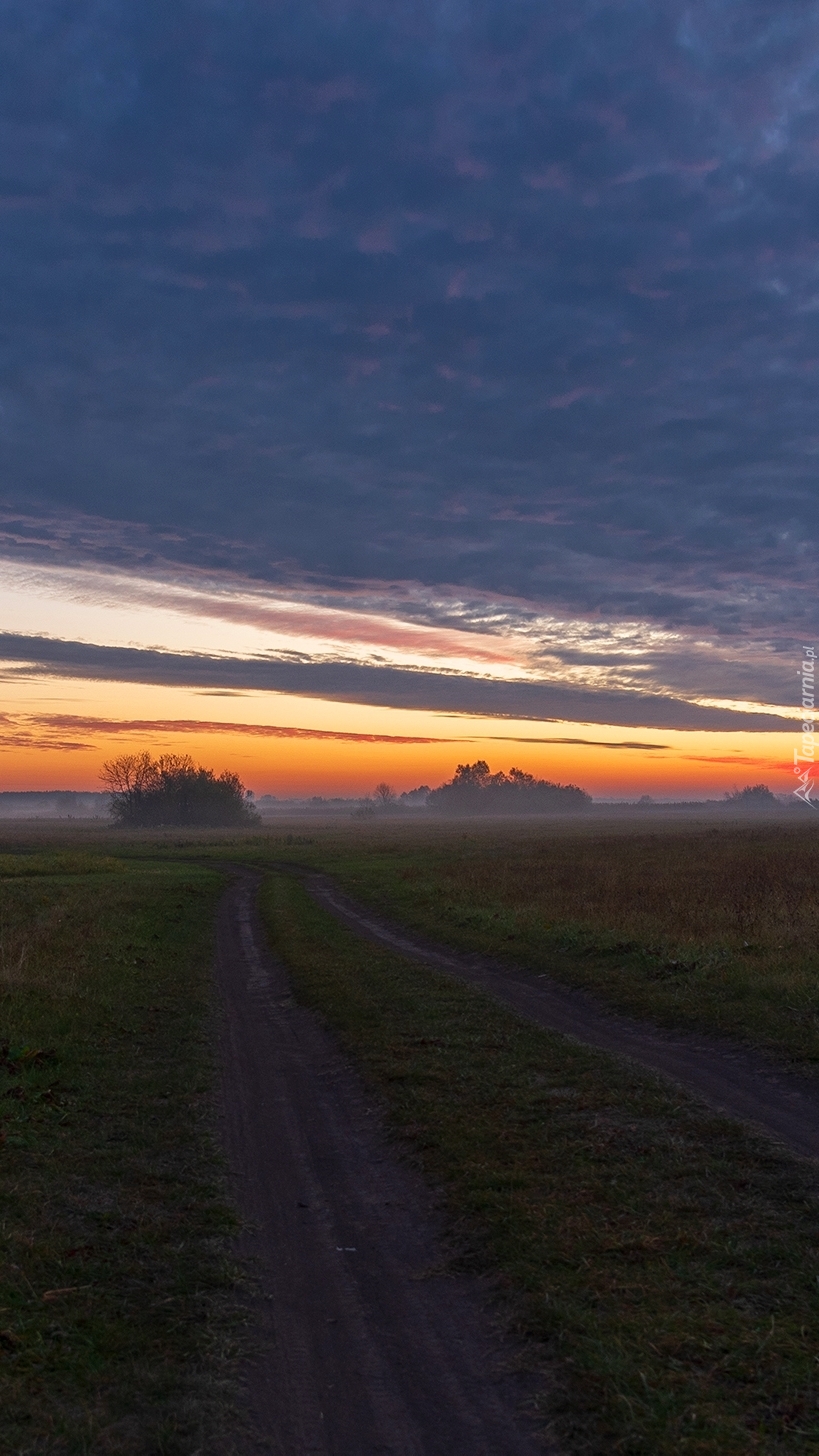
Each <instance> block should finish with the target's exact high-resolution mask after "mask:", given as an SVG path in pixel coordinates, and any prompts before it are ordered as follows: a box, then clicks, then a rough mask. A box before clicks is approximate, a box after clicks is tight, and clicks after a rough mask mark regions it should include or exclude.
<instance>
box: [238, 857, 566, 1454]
mask: <svg viewBox="0 0 819 1456" xmlns="http://www.w3.org/2000/svg"><path fill="white" fill-rule="evenodd" d="M260 879H261V876H259V875H256V874H254V873H253V872H250V871H238V872H237V874H236V877H235V879H234V880H233V883H232V884H231V886H230V888H229V889H228V890H227V891H226V893H225V895H224V897H223V900H222V902H221V908H220V913H219V921H218V970H219V980H220V986H221V991H222V998H223V1006H224V1017H223V1047H222V1051H223V1057H222V1062H223V1068H224V1072H223V1079H224V1083H223V1092H224V1108H225V1139H226V1146H227V1153H228V1158H229V1162H230V1167H231V1171H232V1175H233V1180H234V1187H235V1195H236V1200H237V1203H238V1205H239V1209H240V1211H241V1215H242V1217H243V1220H244V1222H245V1229H244V1232H243V1234H242V1237H241V1246H242V1247H241V1252H242V1254H243V1255H244V1256H245V1257H247V1258H248V1259H249V1260H250V1261H251V1263H252V1265H253V1266H254V1267H255V1270H256V1274H257V1277H258V1282H259V1289H260V1293H259V1295H258V1297H257V1298H256V1299H255V1300H254V1302H253V1319H254V1341H255V1343H256V1346H257V1354H256V1356H255V1357H254V1359H253V1360H252V1361H251V1362H250V1364H249V1366H248V1368H247V1370H246V1373H245V1389H246V1399H247V1407H248V1417H249V1420H250V1423H251V1425H252V1427H253V1429H254V1431H255V1432H256V1437H255V1438H254V1439H255V1445H254V1444H253V1442H252V1441H251V1444H250V1449H255V1450H259V1451H270V1452H275V1453H276V1456H307V1453H310V1456H370V1453H373V1456H375V1453H393V1456H535V1453H538V1452H539V1453H541V1456H543V1453H544V1452H546V1451H551V1452H554V1451H555V1448H554V1447H553V1446H551V1445H549V1444H548V1443H546V1442H545V1441H544V1440H543V1439H540V1438H536V1437H535V1435H534V1425H533V1422H532V1419H530V1418H529V1417H528V1416H527V1415H525V1414H523V1413H522V1412H523V1407H524V1406H525V1404H526V1403H527V1402H529V1403H531V1398H532V1396H533V1392H534V1389H535V1388H536V1386H535V1383H534V1380H533V1377H531V1376H526V1375H523V1374H520V1373H515V1371H514V1369H513V1366H514V1357H515V1351H514V1350H513V1349H512V1348H511V1347H507V1346H506V1345H504V1343H503V1340H502V1338H501V1336H500V1334H499V1333H498V1332H497V1331H496V1330H495V1329H494V1328H493V1325H492V1321H491V1318H490V1316H489V1314H488V1312H487V1309H486V1305H487V1294H488V1291H487V1290H486V1289H485V1288H484V1287H483V1286H482V1285H481V1284H480V1282H479V1281H478V1280H472V1279H469V1278H465V1277H461V1276H457V1277H454V1276H449V1277H448V1276H447V1272H446V1261H447V1251H446V1248H445V1247H444V1246H443V1243H442V1240H441V1234H440V1229H439V1224H438V1219H437V1216H436V1213H435V1209H434V1206H433V1199H432V1196H431V1194H430V1193H429V1191H428V1190H427V1189H426V1188H425V1187H424V1185H423V1183H422V1182H421V1181H420V1179H418V1178H417V1177H416V1175H415V1174H414V1173H413V1171H412V1170H411V1169H410V1168H408V1167H406V1166H404V1165H402V1163H401V1162H400V1160H399V1158H398V1156H397V1155H396V1153H395V1150H394V1149H393V1148H391V1147H390V1145H389V1143H388V1141H387V1139H386V1138H385V1136H384V1135H383V1133H382V1132H381V1130H380V1128H379V1125H378V1117H377V1115H376V1114H375V1113H374V1111H373V1109H372V1108H371V1107H370V1106H369V1105H368V1103H367V1099H366V1096H365V1093H364V1091H363V1089H362V1086H361V1084H360V1082H359V1081H358V1079H357V1077H356V1076H355V1075H354V1073H353V1072H352V1070H351V1068H350V1067H349V1065H348V1064H347V1062H346V1061H345V1059H344V1058H343V1057H342V1056H341V1055H340V1054H339V1052H338V1051H337V1050H336V1048H335V1047H334V1045H333V1043H332V1041H331V1040H330V1038H329V1037H328V1036H327V1035H326V1034H325V1033H324V1032H323V1030H322V1029H321V1027H320V1025H319V1023H318V1021H317V1019H316V1018H315V1017H313V1016H312V1015H311V1014H310V1013H309V1012H308V1011H306V1010H305V1009H304V1008H301V1007H298V1006H296V1005H295V1004H294V1003H293V1001H292V999H291V997H290V994H289V987H288V983H287V977H286V973H285V971H284V969H283V967H282V966H281V965H279V964H277V963H276V962H275V961H274V960H273V959H272V958H271V956H270V955H269V953H268V952H267V950H266V949H265V938H264V934H263V931H262V928H261V925H260V923H259V920H258V917H257V914H256V910H255V892H256V889H257V887H258V884H259V881H260ZM541 1389H542V1383H541Z"/></svg>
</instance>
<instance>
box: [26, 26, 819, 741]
mask: <svg viewBox="0 0 819 1456" xmlns="http://www.w3.org/2000/svg"><path fill="white" fill-rule="evenodd" d="M818 75H819V5H817V4H815V3H806V0H798V3H797V0H770V3H767V0H753V3H749V4H744V5H736V4H734V3H729V0H691V3H682V0H674V3H672V0H656V3H654V4H652V5H650V6H646V5H645V4H643V3H642V0H622V3H616V4H615V3H613V0H605V3H603V0H578V3H577V4H575V5H573V6H567V7H558V6H549V5H545V6H544V5H543V4H542V0H485V3H481V4H478V3H477V0H417V3H413V4H407V5H402V4H401V5H388V4H385V3H383V0H381V3H376V0H349V3H345V4H339V3H337V0H243V3H242V4H235V3H224V0H177V3H175V4H174V5H172V6H167V5H161V4H159V3H158V0H140V3H139V4H137V3H135V0H78V3H77V4H76V5H74V6H72V7H70V8H69V9H68V10H66V7H65V6H64V5H63V4H62V3H59V0H42V3H39V4H37V5H34V6H33V5H31V4H30V0H27V3H24V0H9V3H7V4H6V5H5V6H4V7H3V10H2V14H1V15H0V81H1V82H2V85H0V96H2V101H0V157H2V177H1V178H0V234H2V239H3V250H4V257H5V258H6V260H7V262H6V280H7V281H6V292H5V304H6V320H5V324H6V329H5V335H4V345H3V362H2V373H0V450H1V451H2V459H3V473H2V480H3V493H4V495H5V498H6V503H7V512H6V549H7V550H8V551H9V552H14V553H17V554H18V555H23V556H25V557H26V558H27V559H37V558H40V559H44V558H46V557H48V556H50V555H51V556H53V555H54V554H55V553H56V554H58V555H59V556H60V558H61V559H71V560H75V561H80V562H82V561H88V560H95V561H97V562H102V563H108V564H116V563H120V564H121V565H122V566H123V569H125V570H132V569H135V568H136V566H139V567H140V569H142V568H146V567H153V568H156V569H157V570H161V571H164V572H166V574H168V573H172V572H173V571H174V570H175V569H177V568H178V567H185V568H196V569H201V570H208V571H211V572H219V571H221V572H230V573H233V575H234V577H244V578H247V579H248V580H252V581H253V582H255V583H256V584H257V585H259V586H261V585H263V584H264V583H270V584H271V585H276V586H277V587H282V586H289V587H293V586H294V585H296V586H300V587H301V588H302V589H304V590H305V591H309V592H310V593H312V600H313V601H314V602H319V603H320V602H321V601H322V600H324V601H326V602H329V603H330V604H331V605H332V604H333V602H335V603H336V604H337V605H339V604H342V602H343V605H344V606H345V609H348V610H352V611H371V610H373V609H374V608H373V604H374V603H375V609H376V610H378V611H379V612H381V613H382V614H383V613H386V614H388V615H389V613H390V612H392V614H393V615H394V616H395V617H396V618H400V619H401V620H402V621H404V622H407V623H412V622H419V621H427V622H435V623H436V624H438V625H440V626H443V625H444V620H443V619H444V618H445V617H446V614H447V608H446V601H447V600H448V601H449V602H450V604H452V603H455V604H456V605H457V604H458V603H460V604H461V607H462V604H463V603H471V604H472V605H471V607H470V611H465V610H462V609H461V608H458V611H455V615H456V616H458V612H460V615H459V616H458V621H457V624H456V625H457V626H458V628H459V629H460V630H463V631H472V632H473V633H475V632H478V631H479V630H483V628H482V626H481V624H480V623H479V621H478V620H477V616H478V615H479V613H478V614H477V615H476V612H475V611H473V608H475V604H478V605H479V606H480V605H481V604H483V606H482V608H481V609H482V610H485V611H487V612H488V611H490V609H494V607H495V606H496V604H497V602H498V601H503V602H506V603H509V602H514V603H516V604H517V605H516V607H515V611H516V612H517V614H518V616H517V625H516V626H515V630H516V631H517V630H520V631H523V627H524V626H525V620H526V615H527V612H531V613H534V614H535V615H539V616H542V614H543V613H544V612H551V613H553V614H556V616H557V618H558V619H560V620H562V618H563V617H570V618H572V619H581V618H584V619H585V620H587V621H590V622H603V623H618V622H623V621H631V620H634V621H639V622H640V623H643V624H647V627H650V626H652V625H653V626H655V627H658V628H660V629H662V630H663V631H673V632H677V631H682V632H684V633H685V634H686V637H685V641H684V643H683V644H682V646H681V647H679V648H677V649H675V650H674V651H673V652H672V651H669V653H668V654H667V655H666V657H665V658H664V660H663V673H664V677H663V678H662V681H661V682H659V684H657V683H654V684H653V685H652V687H651V690H650V691H648V692H645V693H643V694H642V695H641V703H642V706H641V712H640V716H638V717H635V716H634V703H635V698H634V697H633V696H631V697H629V694H628V693H627V692H625V691H622V690H621V689H620V688H618V686H617V684H614V685H613V686H612V685H609V687H608V689H607V690H606V691H605V692H604V691H603V690H602V689H601V691H600V692H598V693H595V692H589V691H583V690H582V689H581V688H580V687H579V686H578V685H577V683H576V682H575V681H573V680H572V676H571V672H570V671H569V669H570V667H571V662H570V661H569V660H568V659H569V657H570V653H568V652H567V653H564V654H563V656H562V657H561V658H560V664H561V666H560V671H563V670H564V669H565V670H566V674H567V681H566V682H565V683H564V684H563V685H562V686H561V684H560V683H559V682H556V681H547V682H545V683H544V685H542V686H539V685H537V684H531V683H520V684H497V685H489V684H486V683H483V682H481V683H476V682H473V681H471V680H470V679H468V678H467V679H465V680H464V681H463V683H461V684H460V685H457V686H456V685H453V683H452V682H450V681H449V680H444V678H440V679H439V678H436V676H435V674H434V673H431V672H430V673H427V674H426V675H425V674H424V673H423V672H418V671H413V672H401V671H398V670H397V669H395V668H393V667H390V666H384V667H383V668H379V667H377V666H374V665H372V664H368V665H366V666H359V667H357V666H356V665H355V664H354V663H344V664H332V663H315V664H310V663H302V664H299V663H290V664H287V663H278V664H277V665H275V666H273V665H266V664H264V663H251V664H248V663H243V664H239V665H237V666H236V668H235V669H231V668H229V666H228V665H223V666H222V667H220V668H219V672H220V673H221V674H222V677H220V678H219V681H223V680H227V678H228V677H229V676H230V673H231V671H233V672H234V673H235V675H236V676H235V681H241V682H242V683H246V682H247V681H248V680H249V679H255V678H256V677H257V675H258V678H261V677H262V676H264V675H265V674H267V679H268V681H269V682H270V685H273V684H274V683H280V682H284V681H287V683H288V690H290V685H291V684H292V683H294V682H296V681H297V680H298V682H299V683H301V684H303V686H301V687H299V688H298V690H299V691H305V692H319V691H320V692H330V693H337V694H338V695H339V696H342V697H343V696H345V695H346V696H347V697H350V695H352V700H358V698H357V697H356V695H357V694H360V693H362V694H369V693H372V694H375V697H373V698H369V697H368V698H367V699H366V700H367V701H376V702H381V701H387V700H389V701H396V702H405V701H407V700H412V701H413V702H417V701H423V703H424V705H425V706H430V705H432V706H434V705H436V704H438V703H440V704H442V705H445V706H446V707H447V708H448V709H456V710H458V711H482V712H483V711H487V707H486V705H487V703H489V702H490V701H491V702H492V703H494V704H495V708H493V709H492V710H493V711H498V712H515V713H519V712H523V711H525V712H526V713H527V714H531V715H532V716H541V715H543V716H548V717H552V716H561V717H571V718H578V717H581V718H587V717H594V716H596V717H598V718H599V717H600V714H601V713H602V714H603V720H604V721H607V722H611V723H623V724H631V723H644V724H650V725H656V726H662V725H665V724H669V723H671V722H672V719H673V722H674V725H675V726H682V719H684V720H685V722H690V723H691V724H692V725H693V724H695V723H696V725H697V726H705V724H706V723H713V724H714V726H717V725H718V723H719V724H720V725H724V723H725V722H726V721H727V720H726V719H725V717H724V710H722V709H709V708H706V707H703V706H702V705H700V706H697V705H696V704H693V703H689V704H688V705H685V706H683V707H681V706H680V705H679V703H675V705H674V707H673V712H672V710H671V709H670V707H669V704H668V701H666V700H664V696H663V692H664V691H665V690H667V692H668V693H671V694H672V696H673V695H675V694H676V693H677V692H678V691H680V692H681V691H683V690H684V691H685V693H686V694H687V695H688V696H691V694H692V693H693V692H694V681H693V680H694V678H698V679H700V690H699V691H700V696H702V697H708V698H713V699H715V700H716V699H719V698H734V699H743V700H744V699H753V698H754V696H755V694H754V685H755V684H758V678H757V677H756V676H755V672H754V671H752V669H751V668H750V667H749V668H748V670H747V671H746V672H745V676H744V682H743V681H740V678H742V676H743V674H742V672H737V673H735V674H734V676H735V678H736V681H733V683H732V685H731V686H730V688H728V689H722V688H720V686H719V683H718V682H717V681H716V679H717V677H718V676H719V671H718V669H719V670H721V664H722V663H723V656H724V655H723V654H722V653H721V652H720V651H719V650H718V649H717V647H713V644H714V643H717V644H719V643H722V644H723V645H725V644H730V643H732V642H737V643H746V644H751V645H752V644H754V643H761V644H764V646H765V650H766V651H769V650H773V651H774V652H786V651H789V650H790V649H791V648H792V647H793V645H794V644H795V643H798V642H799V641H800V640H801V639H802V638H804V639H805V640H811V635H810V634H811V633H814V632H815V630H816V619H817V597H816V592H815V585H816V580H815V542H816V525H817V491H816V484H815V481H816V463H817V456H819V430H817V423H816V418H817V417H816V395H817V384H819V335H818V334H817V324H818V323H819V241H817V231H816V226H815V223H816V218H817V215H818V214H819V179H818V178H817V167H818V166H819V90H817V84H816V83H817V76H818ZM83 523H85V524H83ZM396 583H397V584H400V586H398V587H397V586H396V585H395V584H396ZM425 592H426V593H427V595H426V596H425ZM430 593H431V594H432V595H431V596H430ZM447 593H449V597H447V595H446V594H447ZM433 598H434V600H433ZM452 610H455V609H454V607H453V608H452ZM504 610H507V609H506V608H504ZM508 610H510V611H511V608H509V609H508ZM470 612H471V613H472V615H471V616H470ZM701 639H707V642H708V643H710V644H712V646H709V647H707V648H703V647H700V648H698V649H697V650H696V651H694V650H693V648H691V652H689V646H688V644H690V643H694V642H696V641H699V640H701ZM80 648H81V644H79V645H78V644H69V646H68V647H67V648H66V653H67V656H68V657H70V659H71V662H72V664H73V666H72V670H76V671H84V670H86V666H87V664H86V665H85V666H84V665H83V660H82V651H81V650H80ZM15 650H16V649H15ZM88 650H89V651H90V650H91V649H90V648H89V649H88ZM102 650H103V649H102V647H100V648H99V651H100V652H102ZM550 650H551V648H550ZM9 651H10V652H11V653H12V656H14V651H13V650H12V645H9ZM50 651H52V649H51V648H46V647H42V648H39V647H38V648H37V652H38V653H39V654H40V655H39V657H38V661H42V662H43V663H44V664H47V663H48V661H50V659H49V656H48V653H49V652H50ZM112 651H113V649H112ZM117 651H119V656H118V657H117V659H116V671H122V672H126V673H130V672H132V671H137V670H139V671H143V670H148V669H145V668H144V667H139V668H137V667H136V666H134V664H136V662H137V658H136V657H133V659H132V658H129V657H128V656H127V652H124V650H123V651H120V650H119V649H117ZM577 651H578V652H580V657H579V659H578V661H579V663H580V666H581V667H584V665H588V664H589V663H591V662H592V660H593V661H596V662H599V661H600V660H601V658H600V653H599V651H598V649H592V650H591V652H592V655H591V657H589V655H588V654H587V655H586V657H585V658H584V657H583V649H582V645H581V647H579V648H578V649H577ZM595 652H597V657H594V653H595ZM546 655H547V656H548V654H546ZM147 660H148V659H147V658H146V656H145V654H144V653H143V655H142V657H140V658H139V662H141V663H143V664H144V663H145V662H147ZM152 660H154V661H155V664H156V665H155V666H154V667H152V668H151V669H150V671H156V672H160V671H162V672H164V671H169V672H172V673H182V674H184V673H192V674H194V679H195V675H196V673H197V672H204V671H205V669H204V668H203V667H200V666H197V665H196V662H194V661H193V660H191V661H186V662H183V661H182V660H181V659H180V660H177V659H176V658H174V659H173V662H172V663H171V659H170V657H169V658H168V662H167V663H165V662H164V659H163V658H162V655H161V654H155V655H154V659H152ZM99 661H101V659H98V663H99ZM106 661H107V664H108V666H107V667H106V669H105V670H106V671H108V670H109V669H110V670H112V671H113V670H114V667H115V663H114V659H113V658H111V657H109V658H108V659H106ZM675 662H676V666H675V665H674V663H675ZM709 663H711V664H712V668H711V669H709V667H708V664H709ZM129 664H130V665H129ZM776 670H778V669H775V668H772V669H770V670H769V673H770V676H771V680H772V678H773V676H775V671H776ZM207 671H208V672H211V668H208V669H207ZM675 673H676V677H675ZM558 675H559V674H558ZM543 676H544V678H546V679H549V678H550V677H553V676H554V674H553V673H552V672H551V669H550V667H549V664H548V662H546V660H545V658H544V666H543ZM194 679H191V678H188V679H186V680H194ZM683 679H685V681H684V682H683ZM711 679H713V681H712V680H711ZM209 681H215V679H212V678H209ZM656 689H659V690H656ZM766 691H768V693H769V700H770V701H774V702H776V701H780V700H782V694H780V695H779V696H776V695H773V696H770V694H771V692H772V688H771V685H770V684H769V685H768V687H767V689H766ZM392 694H395V696H394V697H392V696H391V695H392ZM785 697H787V695H785ZM604 703H605V706H604ZM478 705H480V706H478ZM719 713H722V714H723V716H722V718H720V717H719ZM686 714H687V715H688V716H687V717H686ZM715 714H717V717H715V716H714V715H715ZM681 715H682V718H681ZM709 715H710V716H709ZM742 726H743V727H746V728H748V727H751V726H752V717H751V715H749V714H745V715H743V722H742ZM759 726H760V727H762V726H765V727H768V726H770V724H769V721H768V719H767V718H766V720H765V722H764V724H763V723H762V722H761V720H760V724H759Z"/></svg>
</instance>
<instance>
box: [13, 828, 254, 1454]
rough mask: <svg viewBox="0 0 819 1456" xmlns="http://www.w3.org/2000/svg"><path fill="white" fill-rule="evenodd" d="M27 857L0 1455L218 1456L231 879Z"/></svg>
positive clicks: (225, 1291)
mask: <svg viewBox="0 0 819 1456" xmlns="http://www.w3.org/2000/svg"><path fill="white" fill-rule="evenodd" d="M14 858H15V857H14V856H10V855H9V856H3V864H2V869H3V872H4V877H3V878H2V879H0V1130H2V1146H0V1170H1V1171H2V1182H1V1183H0V1208H2V1218H1V1220H0V1248H2V1255H3V1262H2V1269H1V1270H0V1408H2V1411H3V1416H2V1423H0V1451H2V1452H3V1453H14V1456H29V1453H35V1452H36V1453H38V1456H39V1453H45V1452H48V1453H66V1456H73V1453H89V1452H94V1453H97V1452H99V1453H105V1452H116V1453H121V1456H176V1453H179V1456H183V1453H184V1456H190V1453H191V1452H193V1451H202V1452H204V1451H211V1450H212V1451H214V1452H217V1451H218V1452H220V1453H224V1452H226V1451H229V1450H230V1449H232V1447H231V1443H230V1440H229V1439H228V1438H227V1432H226V1428H225V1426H224V1423H223V1417H224V1416H225V1413H226V1411H227V1410H228V1408H229V1404H230V1379H229V1376H230V1368H231V1346H232V1341H233V1339H234V1334H235V1328H234V1323H233V1320H234V1315H233V1312H232V1311H233V1304H232V1299H233V1296H232V1294H231V1285H232V1271H231V1268H230V1266H229V1263H228V1260H227V1254H226V1250H227V1247H228V1245H227V1242H226V1239H227V1235H229V1233H230V1232H231V1230H232V1227H233V1225H232V1220H231V1216H230V1213H229V1211H228V1208H227V1206H226V1202H225V1198H224V1189H223V1174H222V1169H221V1164H220V1161H219V1158H218V1156H217V1153H216V1151H215V1148H214V1146H213V1144H212V1141H211V1139H212V1130H213V1113H212V1103H211V1093H212V1086H211V1079H212V1065H211V1058H212V1037H211V1031H212V1026H211V1024H210V1017H211V964H212V932H211V926H212V923H213V910H214V907H215V898H216V893H217V891H218V888H219V879H218V877H217V876H216V875H215V874H214V873H212V872H210V871H207V870H201V869H196V868H193V869H192V868H190V867H186V866H181V867H180V866H178V865H174V866H160V865H151V864H143V865H140V866H137V867H134V866H133V865H124V864H122V863H118V862H117V861H113V860H111V859H105V860H102V859H96V860H95V859H94V857H93V856H80V857H77V858H76V860H72V858H71V857H70V856H68V855H66V856H61V857H56V859H55V861H54V862H53V863H52V862H50V861H49V858H48V857H47V856H37V857H32V858H31V859H29V860H28V862H25V861H24V860H23V859H22V857H20V859H19V860H17V862H15V863H13V864H9V863H8V861H10V860H12V859H14ZM86 859H87V860H88V862H87V863H86ZM9 870H10V871H11V877H6V876H7V874H8V871H9ZM72 870H73V873H71V871H72Z"/></svg>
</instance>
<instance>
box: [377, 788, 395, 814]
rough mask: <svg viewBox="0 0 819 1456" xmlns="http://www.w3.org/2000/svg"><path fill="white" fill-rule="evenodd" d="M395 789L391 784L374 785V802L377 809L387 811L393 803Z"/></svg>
mask: <svg viewBox="0 0 819 1456" xmlns="http://www.w3.org/2000/svg"><path fill="white" fill-rule="evenodd" d="M395 797H396V796H395V789H394V788H393V787H392V785H391V784H384V783H381V784H376V786H375V801H376V803H377V805H378V807H379V809H389V808H390V807H391V806H392V805H393V804H394V803H395Z"/></svg>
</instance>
